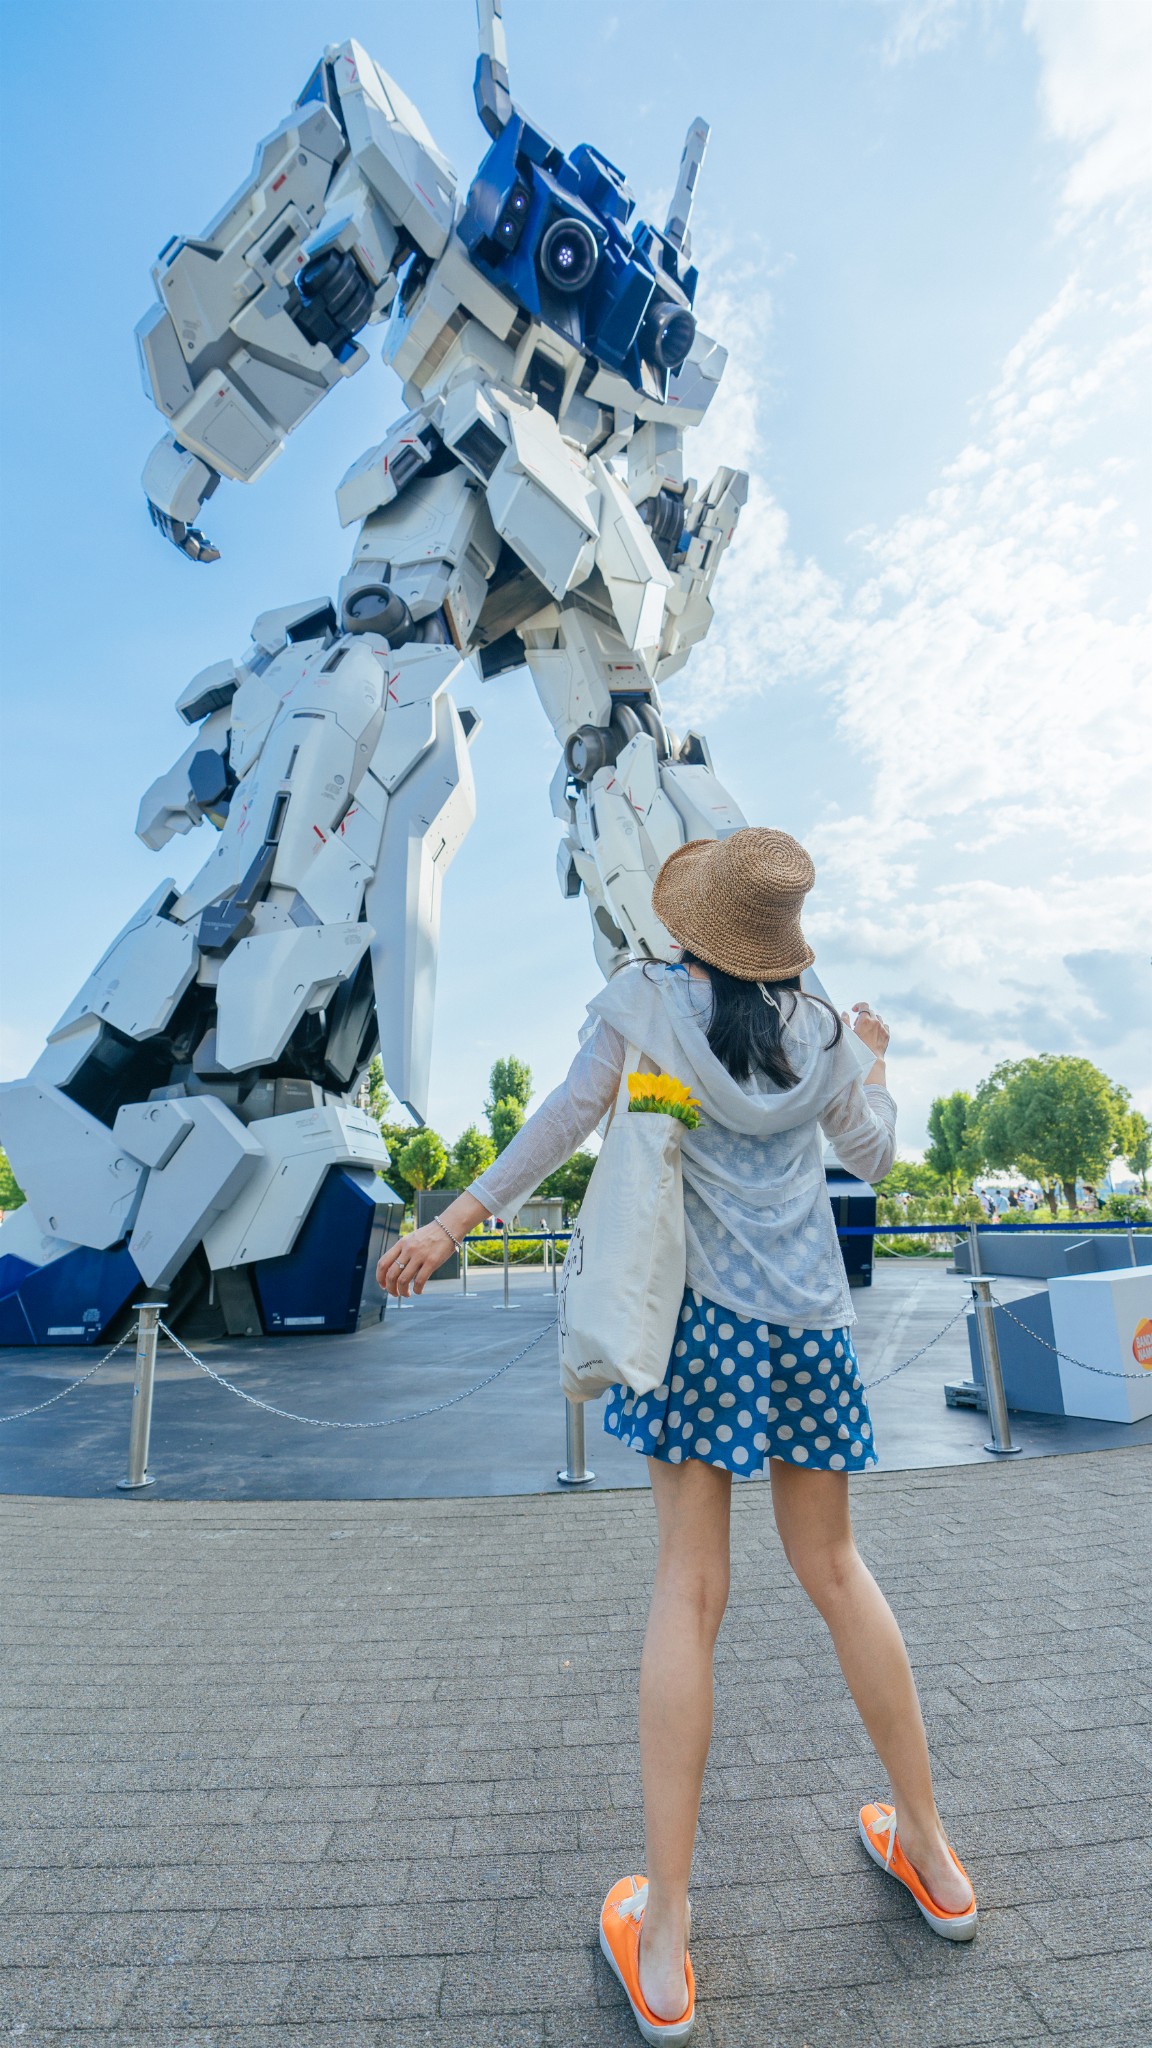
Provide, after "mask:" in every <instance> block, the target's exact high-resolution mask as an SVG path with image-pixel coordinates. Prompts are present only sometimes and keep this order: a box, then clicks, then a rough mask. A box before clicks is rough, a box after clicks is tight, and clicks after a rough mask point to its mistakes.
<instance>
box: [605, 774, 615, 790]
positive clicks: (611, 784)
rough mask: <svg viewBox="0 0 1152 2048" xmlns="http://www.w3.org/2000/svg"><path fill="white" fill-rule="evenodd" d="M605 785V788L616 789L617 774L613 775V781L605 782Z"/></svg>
mask: <svg viewBox="0 0 1152 2048" xmlns="http://www.w3.org/2000/svg"><path fill="white" fill-rule="evenodd" d="M604 787H605V789H615V787H616V777H615V776H613V777H612V780H611V782H606V783H605V784H604Z"/></svg>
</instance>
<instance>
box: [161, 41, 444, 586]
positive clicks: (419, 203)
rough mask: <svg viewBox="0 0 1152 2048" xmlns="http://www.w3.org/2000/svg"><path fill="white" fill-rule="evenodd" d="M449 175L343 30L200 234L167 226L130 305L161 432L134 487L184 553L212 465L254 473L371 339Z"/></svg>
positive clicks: (439, 207)
mask: <svg viewBox="0 0 1152 2048" xmlns="http://www.w3.org/2000/svg"><path fill="white" fill-rule="evenodd" d="M454 196H455V180H454V178H453V175H452V171H451V168H450V166H449V165H448V164H447V163H446V161H445V159H444V158H443V157H442V156H441V155H440V152H439V151H438V150H437V148H436V145H435V143H434V142H433V141H432V138H431V136H430V135H429V134H428V133H427V130H426V129H425V128H424V125H423V122H422V121H421V119H420V116H419V114H418V113H417V112H416V110H415V108H414V107H412V106H411V105H410V104H409V103H408V101H407V100H406V99H405V98H404V96H403V94H402V93H401V92H400V90H399V88H398V87H396V86H395V85H393V83H392V81H391V80H390V79H388V78H387V77H386V76H385V74H384V73H382V72H381V71H380V70H379V68H378V67H377V66H376V65H375V64H374V63H373V61H372V59H371V58H370V57H369V56H368V55H367V54H366V53H365V52H364V51H363V50H361V49H360V47H359V45H358V44H356V43H346V44H343V45H342V46H340V47H339V48H334V49H330V50H329V51H328V52H326V54H325V57H324V59H323V61H322V62H321V63H320V64H319V65H318V66H317V69H316V71H315V72H314V73H313V76H312V78H311V79H310V80H309V81H308V84H307V85H306V86H305V88H304V91H303V93H302V94H301V97H300V99H299V101H298V102H297V104H296V106H295V107H294V108H293V110H292V112H291V113H290V114H289V115H288V116H287V117H286V119H285V120H284V121H282V122H281V123H280V126H279V127H278V128H277V129H275V130H274V131H273V133H272V134H271V135H270V136H268V137H266V139H265V140H264V141H263V142H262V143H261V144H260V146H259V148H258V149H257V151H256V159H255V162H254V164H253V167H252V171H251V173H250V175H249V177H248V179H247V181H246V182H245V184H244V185H243V186H241V188H240V190H239V192H237V193H236V195H235V196H234V197H233V198H232V199H231V200H229V202H228V204H227V205H226V206H225V207H224V208H223V210H222V212H221V213H220V214H218V215H217V217H216V219H215V220H214V221H212V222H210V223H209V225H208V227H207V228H206V229H205V230H204V232H203V234H202V235H201V236H199V237H196V238H191V237H190V238H188V239H181V238H175V239H173V241H171V242H170V243H169V244H168V245H167V247H166V248H165V249H164V250H163V251H162V252H161V255H160V257H159V259H158V261H157V263H156V265H155V267H154V269H153V273H152V275H153V280H154V282H155V285H156V291H157V296H158V299H159V303H158V304H157V305H155V306H153V307H152V308H151V310H150V311H149V312H148V313H147V314H146V315H145V317H144V319H143V320H142V321H141V322H140V324H139V326H138V328H137V330H136V335H137V343H138V346H139V350H140V359H141V366H142V369H143V372H144V380H145V386H146V388H147V390H148V391H149V393H150V395H151V397H152V398H153V399H154V401H155V403H156V406H157V407H158V409H159V411H160V412H161V413H163V414H164V415H165V416H166V418H167V419H168V421H169V423H170V431H169V432H168V433H167V434H166V435H165V436H164V438H163V439H162V440H161V441H160V443H159V444H158V446H157V447H156V448H155V449H154V450H153V452H152V454H151V455H150V457H149V459H148V462H147V465H146V467H145V471H144V489H145V492H146V494H147V497H148V503H149V508H150V512H151V516H152V519H153V522H154V524H155V525H156V526H157V527H158V528H159V530H160V531H161V532H162V533H163V534H164V536H165V538H166V539H168V540H170V541H171V542H172V543H173V544H174V545H175V546H176V547H177V548H179V549H180V551H181V553H183V554H185V555H187V556H188V557H189V558H190V559H191V560H193V561H202V562H204V561H215V560H217V559H218V550H217V549H216V548H215V547H213V545H212V544H211V542H210V541H208V540H207V539H206V537H205V536H204V534H203V533H202V532H201V530H200V528H199V524H198V521H199V517H200V512H201V508H202V507H203V505H204V504H205V502H206V501H207V499H208V498H209V497H210V496H211V495H212V492H213V491H214V490H215V489H216V486H217V484H218V483H219V481H220V478H221V477H222V476H223V477H229V478H231V479H233V480H234V481H236V482H240V483H251V482H254V481H255V479H256V478H257V477H258V476H261V475H262V474H263V472H264V470H265V469H267V468H268V467H269V465H270V464H271V463H272V462H273V461H274V460H275V458H276V456H277V455H278V454H279V453H280V450H281V448H282V447H283V445H284V442H285V440H286V438H287V436H288V435H289V434H290V433H291V432H292V431H293V429H294V428H295V427H297V426H298V425H299V423H300V421H301V420H302V419H304V418H305V417H306V415H307V414H308V413H309V412H311V411H312V409H313V407H314V406H315V405H317V404H318V403H319V401H320V400H321V399H322V398H323V397H324V395H325V393H326V392H327V391H328V390H330V389H331V387H332V386H333V385H334V384H336V383H337V382H338V381H339V379H340V378H341V377H348V376H352V375H354V374H355V372H356V371H357V370H358V369H359V368H360V367H361V365H362V364H363V363H365V362H366V361H367V356H366V353H365V351H364V349H363V348H361V347H360V346H359V344H358V343H357V342H356V340H355V335H356V333H357V332H358V331H359V330H360V329H361V328H363V327H364V326H365V325H367V324H368V323H369V322H370V321H374V320H379V319H382V318H383V317H384V315H385V314H386V313H387V312H388V311H389V310H390V308H391V305H392V302H393V300H394V298H395V296H396V292H397V289H398V272H399V270H400V268H401V266H402V264H403V263H404V262H406V261H407V260H408V258H409V257H410V256H412V255H413V254H415V256H416V258H417V260H418V261H425V262H427V261H429V260H434V258H435V257H436V256H437V255H438V254H439V253H440V251H441V249H442V248H443V247H444V245H445V243H446V241H447V237H448V233H449V229H450V227H451V221H452V210H453V204H454Z"/></svg>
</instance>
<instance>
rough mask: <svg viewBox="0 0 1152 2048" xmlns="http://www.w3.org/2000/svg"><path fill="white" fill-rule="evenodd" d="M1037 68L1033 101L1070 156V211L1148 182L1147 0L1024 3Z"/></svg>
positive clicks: (1151, 18)
mask: <svg viewBox="0 0 1152 2048" xmlns="http://www.w3.org/2000/svg"><path fill="white" fill-rule="evenodd" d="M1024 25H1025V27H1026V28H1027V29H1029V30H1030V31H1031V33H1032V34H1033V35H1034V36H1035V38H1036V42H1037V45H1038V47H1039V51H1040V58H1041V63H1042V67H1043V68H1042V73H1041V83H1040V104H1041V106H1042V108H1043V111H1044V117H1045V120H1046V122H1047V125H1048V128H1049V129H1050V131H1051V133H1052V134H1053V135H1054V136H1056V137H1057V138H1058V140H1060V141H1061V142H1065V143H1068V144H1069V145H1070V146H1071V147H1072V149H1073V150H1074V151H1075V155H1074V158H1073V161H1072V164H1071V167H1070V169H1069V172H1068V179H1067V184H1066V188H1065V197H1066V199H1067V201H1068V204H1069V205H1070V206H1072V207H1076V208H1082V207H1092V206H1097V205H1099V204H1100V202H1101V201H1103V200H1108V199H1115V198H1119V197H1122V196H1123V195H1124V194H1125V193H1128V192H1131V191H1132V190H1134V189H1135V188H1136V187H1137V186H1139V185H1141V184H1143V183H1145V182H1146V181H1147V179H1148V178H1149V177H1152V115H1150V108H1149V80H1150V78H1152V7H1149V5H1148V0H1025V6H1024Z"/></svg>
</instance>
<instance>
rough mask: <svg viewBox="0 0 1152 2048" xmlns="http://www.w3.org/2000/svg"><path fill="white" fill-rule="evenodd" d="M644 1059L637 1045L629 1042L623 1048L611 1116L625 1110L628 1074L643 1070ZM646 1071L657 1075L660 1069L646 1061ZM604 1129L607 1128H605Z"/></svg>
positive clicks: (653, 1062)
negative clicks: (618, 1083)
mask: <svg viewBox="0 0 1152 2048" xmlns="http://www.w3.org/2000/svg"><path fill="white" fill-rule="evenodd" d="M646 1058H647V1054H646V1053H643V1052H641V1050H640V1047H639V1046H638V1045H633V1044H631V1042H630V1043H629V1044H628V1045H626V1046H625V1048H624V1065H623V1066H622V1067H621V1069H620V1086H619V1087H618V1088H617V1090H616V1100H615V1102H614V1103H613V1105H612V1116H615V1114H616V1111H617V1110H618V1109H627V1107H628V1076H629V1074H635V1073H639V1072H641V1071H642V1069H643V1062H644V1060H645V1059H646ZM648 1069H649V1070H650V1071H651V1072H652V1073H653V1074H658V1073H659V1072H660V1068H659V1067H658V1066H657V1064H656V1062H655V1060H648ZM612 1116H610V1117H609V1119H608V1121H609V1123H611V1121H612ZM605 1128H607V1126H606V1127H605Z"/></svg>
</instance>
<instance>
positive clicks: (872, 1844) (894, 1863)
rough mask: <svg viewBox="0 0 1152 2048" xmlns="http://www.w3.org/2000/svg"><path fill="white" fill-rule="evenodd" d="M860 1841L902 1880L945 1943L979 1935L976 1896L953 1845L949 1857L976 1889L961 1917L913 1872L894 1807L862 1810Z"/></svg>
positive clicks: (879, 1862)
mask: <svg viewBox="0 0 1152 2048" xmlns="http://www.w3.org/2000/svg"><path fill="white" fill-rule="evenodd" d="M860 1840H861V1841H862V1842H863V1844H864V1847H865V1848H866V1849H867V1851H868V1854H869V1855H870V1857H871V1858H872V1861H873V1863H878V1864H879V1865H880V1868H881V1870H886V1871H887V1872H888V1875H889V1876H890V1877H895V1878H898V1879H899V1880H900V1883H901V1884H902V1885H905V1886H906V1887H907V1889H908V1890H909V1891H910V1892H911V1894H912V1897H913V1898H914V1899H915V1901H916V1904H917V1905H918V1906H919V1908H920V1911H921V1912H922V1913H923V1915H924V1918H925V1919H926V1921H927V1922H928V1925H929V1927H931V1928H932V1930H933V1932H934V1933H935V1934H942V1935H943V1936H944V1939H945V1941H971V1939H972V1936H973V1935H974V1934H975V1932H976V1917H977V1915H976V1892H975V1888H974V1887H972V1880H971V1878H970V1877H969V1876H968V1872H967V1871H966V1870H965V1868H964V1865H963V1864H962V1863H961V1861H960V1858H959V1857H958V1856H957V1854H956V1851H955V1849H954V1848H953V1847H952V1845H951V1843H949V1845H948V1854H949V1855H950V1857H951V1858H952V1861H953V1863H954V1864H955V1865H956V1868H957V1870H958V1871H959V1872H960V1875H961V1877H962V1878H964V1879H965V1880H966V1881H967V1883H968V1885H969V1887H971V1888H972V1904H971V1905H970V1906H965V1907H964V1908H963V1909H962V1910H961V1911H960V1912H958V1913H950V1912H949V1911H948V1908H947V1907H946V1906H938V1905H937V1903H936V1901H935V1899H934V1898H933V1897H932V1894H931V1892H930V1891H929V1890H928V1888H927V1886H926V1885H925V1883H924V1881H923V1879H922V1878H921V1877H920V1876H918V1874H917V1872H916V1871H915V1870H913V1868H912V1865H911V1864H910V1863H909V1861H908V1858H907V1857H906V1855H905V1854H904V1851H903V1849H902V1848H901V1847H900V1844H899V1842H898V1841H897V1839H896V1814H895V1811H894V1809H893V1808H892V1807H891V1806H882V1805H880V1804H879V1802H874V1803H872V1804H871V1805H868V1806H862V1807H861V1808H860Z"/></svg>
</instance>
